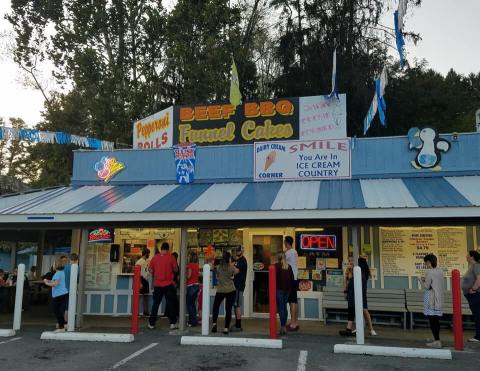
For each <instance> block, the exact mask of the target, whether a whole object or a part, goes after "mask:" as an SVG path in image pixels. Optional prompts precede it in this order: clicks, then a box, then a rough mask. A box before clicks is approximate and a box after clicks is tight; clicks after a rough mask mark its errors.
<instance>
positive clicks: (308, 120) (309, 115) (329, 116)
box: [299, 94, 347, 140]
mask: <svg viewBox="0 0 480 371" xmlns="http://www.w3.org/2000/svg"><path fill="white" fill-rule="evenodd" d="M346 101H347V96H346V94H339V95H338V99H337V98H336V97H334V98H330V97H329V96H327V95H318V96H313V97H301V98H300V114H299V122H300V136H299V139H300V140H320V139H339V138H346V137H347V104H346Z"/></svg>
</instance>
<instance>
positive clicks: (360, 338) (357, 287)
mask: <svg viewBox="0 0 480 371" xmlns="http://www.w3.org/2000/svg"><path fill="white" fill-rule="evenodd" d="M353 283H354V286H353V288H354V291H355V328H356V330H357V345H363V344H365V334H364V327H363V326H364V324H363V295H362V269H361V268H360V267H359V266H356V267H354V268H353Z"/></svg>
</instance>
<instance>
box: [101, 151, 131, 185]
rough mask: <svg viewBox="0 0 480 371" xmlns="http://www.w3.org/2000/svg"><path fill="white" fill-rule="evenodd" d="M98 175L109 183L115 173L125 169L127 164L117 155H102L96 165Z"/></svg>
mask: <svg viewBox="0 0 480 371" xmlns="http://www.w3.org/2000/svg"><path fill="white" fill-rule="evenodd" d="M94 168H95V171H96V172H97V176H98V177H99V178H100V179H101V180H103V181H104V182H105V183H108V182H109V181H110V180H111V179H112V178H113V177H114V176H115V175H117V174H118V173H119V172H120V171H122V170H123V169H125V164H124V163H123V162H120V161H118V160H117V159H116V158H115V157H102V158H101V160H100V161H99V162H97V163H96V164H95V166H94Z"/></svg>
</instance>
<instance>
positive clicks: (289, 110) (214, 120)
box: [173, 98, 298, 145]
mask: <svg viewBox="0 0 480 371" xmlns="http://www.w3.org/2000/svg"><path fill="white" fill-rule="evenodd" d="M176 108H177V107H176ZM177 109H178V125H177V127H176V130H175V132H174V135H173V140H174V142H175V143H177V142H178V143H184V142H191V143H196V144H199V145H209V144H229V143H236V144H241V143H253V142H254V141H262V140H273V139H296V138H298V98H289V99H275V100H268V101H261V102H246V103H244V104H243V105H240V106H237V107H234V106H232V105H231V104H214V105H208V106H207V105H204V106H181V107H178V108H177Z"/></svg>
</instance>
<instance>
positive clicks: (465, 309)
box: [405, 289, 472, 329]
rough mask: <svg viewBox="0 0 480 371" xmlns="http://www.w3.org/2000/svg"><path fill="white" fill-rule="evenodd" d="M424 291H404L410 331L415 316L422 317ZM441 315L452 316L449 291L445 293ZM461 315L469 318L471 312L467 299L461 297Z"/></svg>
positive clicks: (449, 322)
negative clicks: (417, 314) (420, 315)
mask: <svg viewBox="0 0 480 371" xmlns="http://www.w3.org/2000/svg"><path fill="white" fill-rule="evenodd" d="M424 293H425V291H424V290H417V289H406V290H405V297H406V303H407V310H408V312H409V313H410V329H413V326H414V325H415V314H416V313H421V314H422V315H423V296H424ZM443 314H449V315H452V314H453V304H452V293H451V291H445V295H444V303H443ZM462 315H464V316H471V315H472V311H471V310H470V307H469V305H468V302H467V299H465V297H464V296H463V295H462ZM417 322H418V323H422V322H425V323H426V322H427V321H426V320H424V321H417ZM447 323H448V325H450V326H451V321H450V320H449V321H448V322H447Z"/></svg>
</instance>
